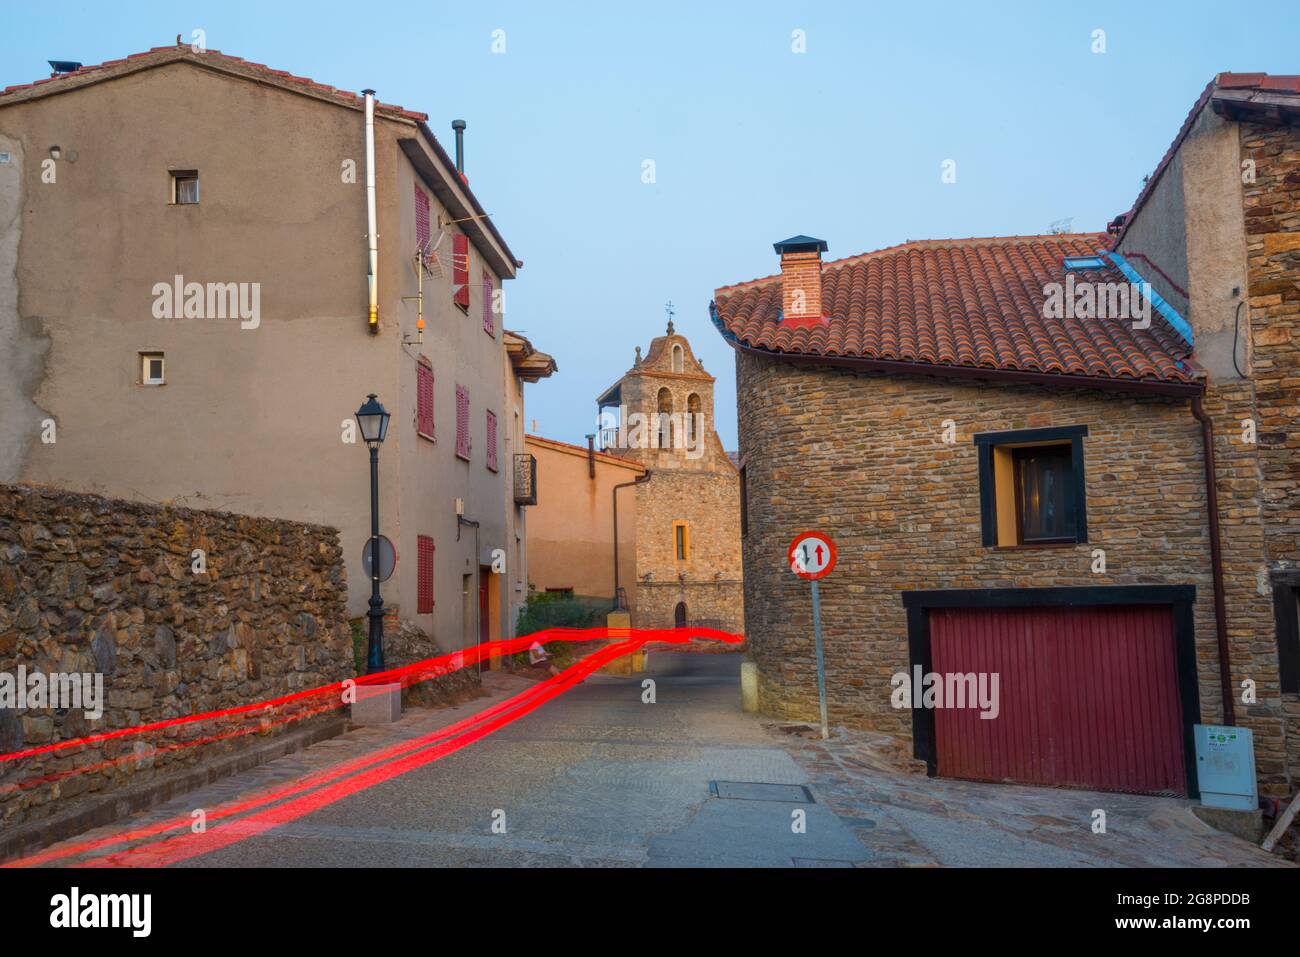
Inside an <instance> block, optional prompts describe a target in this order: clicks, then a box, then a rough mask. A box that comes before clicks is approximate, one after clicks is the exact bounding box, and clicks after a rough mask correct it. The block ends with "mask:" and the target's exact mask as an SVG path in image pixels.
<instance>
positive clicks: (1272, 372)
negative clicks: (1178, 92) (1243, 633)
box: [1240, 122, 1300, 776]
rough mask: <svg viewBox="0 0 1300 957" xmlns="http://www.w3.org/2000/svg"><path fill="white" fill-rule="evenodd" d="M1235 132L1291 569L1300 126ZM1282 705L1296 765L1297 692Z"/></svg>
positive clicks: (1266, 475) (1284, 551) (1269, 461)
mask: <svg viewBox="0 0 1300 957" xmlns="http://www.w3.org/2000/svg"><path fill="white" fill-rule="evenodd" d="M1240 135H1241V154H1242V157H1243V158H1246V159H1251V160H1254V163H1255V182H1253V183H1246V184H1243V186H1242V193H1243V202H1244V204H1245V215H1246V255H1247V269H1248V283H1249V293H1248V295H1249V299H1248V304H1249V315H1250V339H1251V358H1250V361H1251V372H1252V375H1253V377H1254V380H1255V387H1256V393H1255V403H1256V411H1255V415H1256V418H1257V426H1258V430H1259V463H1260V471H1261V473H1262V507H1263V513H1264V523H1265V547H1266V549H1267V557H1268V560H1269V564H1270V567H1271V569H1291V568H1295V567H1296V566H1297V565H1300V130H1298V129H1296V128H1295V127H1287V126H1260V125H1257V124H1254V123H1246V122H1243V123H1241V124H1240ZM1282 706H1283V710H1284V713H1285V715H1286V722H1287V742H1288V745H1289V761H1290V765H1291V767H1292V768H1293V769H1300V695H1295V694H1288V695H1283V701H1282ZM1297 776H1300V774H1297Z"/></svg>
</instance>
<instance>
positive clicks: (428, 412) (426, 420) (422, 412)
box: [415, 362, 433, 438]
mask: <svg viewBox="0 0 1300 957" xmlns="http://www.w3.org/2000/svg"><path fill="white" fill-rule="evenodd" d="M415 430H416V431H417V432H419V433H420V434H421V435H427V436H428V437H429V438H433V370H432V369H430V368H429V367H428V366H427V365H425V364H424V363H423V362H420V363H417V364H416V366H415Z"/></svg>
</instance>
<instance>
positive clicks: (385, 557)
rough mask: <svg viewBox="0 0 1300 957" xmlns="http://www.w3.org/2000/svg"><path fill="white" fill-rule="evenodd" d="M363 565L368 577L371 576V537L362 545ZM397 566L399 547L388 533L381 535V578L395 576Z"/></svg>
mask: <svg viewBox="0 0 1300 957" xmlns="http://www.w3.org/2000/svg"><path fill="white" fill-rule="evenodd" d="M361 567H362V568H363V569H365V572H366V579H367V580H369V579H370V578H371V571H370V539H368V538H367V539H366V543H365V544H364V545H362V546H361ZM396 567H397V549H396V548H394V547H393V543H392V542H391V541H389V538H388V536H387V535H380V536H379V580H380V581H381V582H386V581H388V579H389V578H391V577H392V576H393V569H394V568H396Z"/></svg>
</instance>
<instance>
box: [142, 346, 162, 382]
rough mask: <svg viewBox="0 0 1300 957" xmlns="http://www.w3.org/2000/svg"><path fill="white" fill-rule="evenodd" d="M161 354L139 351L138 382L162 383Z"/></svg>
mask: <svg viewBox="0 0 1300 957" xmlns="http://www.w3.org/2000/svg"><path fill="white" fill-rule="evenodd" d="M166 381H167V380H166V378H165V377H164V376H163V354H162V353H161V352H142V353H140V384H141V385H163V384H164V383H165V382H166Z"/></svg>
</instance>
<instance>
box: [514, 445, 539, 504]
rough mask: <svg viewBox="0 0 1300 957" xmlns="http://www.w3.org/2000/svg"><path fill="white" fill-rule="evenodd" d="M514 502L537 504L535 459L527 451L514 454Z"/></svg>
mask: <svg viewBox="0 0 1300 957" xmlns="http://www.w3.org/2000/svg"><path fill="white" fill-rule="evenodd" d="M515 504H516V505H536V504H537V459H535V458H534V457H533V456H532V455H530V454H529V453H527V452H521V453H519V454H517V455H516V456H515Z"/></svg>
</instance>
